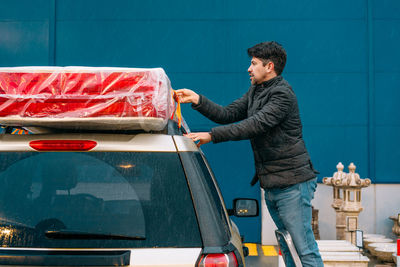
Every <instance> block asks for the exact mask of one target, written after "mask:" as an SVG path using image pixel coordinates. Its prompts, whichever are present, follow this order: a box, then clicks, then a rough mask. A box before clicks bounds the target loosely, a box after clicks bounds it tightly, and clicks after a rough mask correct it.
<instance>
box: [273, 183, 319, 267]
mask: <svg viewBox="0 0 400 267" xmlns="http://www.w3.org/2000/svg"><path fill="white" fill-rule="evenodd" d="M316 187H317V178H314V179H311V180H308V181H305V182H302V183H299V184H295V185H292V186H289V187H285V188H273V189H265V201H266V203H267V207H268V210H269V213H270V214H271V217H272V219H273V220H274V222H275V224H276V227H277V228H278V229H279V230H287V231H288V232H289V233H290V235H291V237H292V240H293V243H294V245H295V247H296V250H297V254H299V257H300V260H301V263H302V264H303V266H304V267H306V266H310V267H319V266H324V264H323V262H322V259H321V255H320V254H319V250H318V246H317V242H315V238H314V233H313V231H312V226H311V219H312V210H311V200H312V199H313V198H314V192H315V189H316ZM279 245H280V247H281V250H282V253H283V254H284V255H285V257H284V258H285V264H286V266H287V267H292V266H295V265H294V262H293V260H292V258H291V257H290V253H289V250H288V248H287V247H286V246H285V244H282V243H280V244H279Z"/></svg>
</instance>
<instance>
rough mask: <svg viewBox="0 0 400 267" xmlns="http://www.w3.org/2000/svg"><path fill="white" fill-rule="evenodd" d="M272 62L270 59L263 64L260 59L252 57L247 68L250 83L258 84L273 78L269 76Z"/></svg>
mask: <svg viewBox="0 0 400 267" xmlns="http://www.w3.org/2000/svg"><path fill="white" fill-rule="evenodd" d="M273 64H274V63H272V61H268V63H267V64H265V66H264V64H263V62H262V60H261V59H259V58H256V57H253V58H252V59H251V63H250V67H249V68H248V70H247V71H248V72H249V75H250V80H251V84H260V83H263V82H265V81H268V80H269V79H271V78H273V77H271V75H272V73H271V71H272V69H273Z"/></svg>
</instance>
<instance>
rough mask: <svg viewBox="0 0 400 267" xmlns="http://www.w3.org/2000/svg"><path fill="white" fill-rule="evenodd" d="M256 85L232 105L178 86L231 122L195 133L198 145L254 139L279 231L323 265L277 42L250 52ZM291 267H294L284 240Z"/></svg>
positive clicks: (305, 161) (308, 174) (315, 265)
mask: <svg viewBox="0 0 400 267" xmlns="http://www.w3.org/2000/svg"><path fill="white" fill-rule="evenodd" d="M247 52H248V55H249V57H251V64H250V67H249V69H248V72H249V75H250V80H251V86H250V89H249V90H248V91H247V92H246V93H245V94H244V95H243V96H242V97H241V98H239V99H238V100H236V101H234V102H233V103H231V104H230V105H228V106H226V107H222V106H220V105H218V104H215V103H214V102H212V101H211V100H209V99H207V98H206V97H205V96H203V95H198V94H197V93H195V92H194V91H192V90H189V89H181V90H177V94H178V97H179V98H180V101H181V102H182V103H192V107H193V108H194V109H195V110H197V111H199V112H200V113H201V114H203V115H204V116H206V117H207V118H209V119H210V120H212V121H214V122H216V123H220V124H226V125H224V126H218V127H215V128H212V129H211V131H210V132H208V133H207V132H198V133H190V134H188V135H187V137H189V138H191V139H192V140H193V141H195V142H197V141H198V143H197V145H198V146H200V145H202V144H206V143H209V142H211V141H212V142H213V143H219V142H224V141H229V140H243V139H250V141H251V146H252V149H253V153H254V161H255V167H256V173H255V176H254V178H253V180H252V181H251V184H252V185H254V184H255V183H257V181H259V182H260V186H261V187H262V188H264V190H265V200H266V203H267V207H268V210H269V212H270V214H271V217H272V219H273V220H274V222H275V224H276V226H277V227H278V229H281V230H287V231H288V232H289V233H290V235H291V237H292V239H293V242H294V245H295V247H296V250H297V252H298V254H299V257H300V260H301V262H302V264H303V266H310V267H311V266H312V267H319V266H323V263H322V260H321V256H320V254H319V251H318V246H317V244H316V242H315V239H314V234H313V232H312V227H311V217H312V211H311V200H312V199H313V197H314V191H315V189H316V185H317V181H316V178H315V177H316V174H315V173H316V171H315V170H314V168H313V166H312V163H311V160H310V157H309V155H308V152H307V150H306V147H305V144H304V141H303V137H302V124H301V120H300V115H299V109H298V104H297V99H296V96H295V94H294V92H293V90H292V88H291V86H290V85H289V84H288V83H287V81H285V80H284V79H283V78H282V76H281V73H282V71H283V69H284V67H285V64H286V51H285V50H284V48H283V47H282V46H281V45H280V44H278V43H276V42H273V41H272V42H263V43H260V44H257V45H255V46H253V47H251V48H249V49H248V50H247ZM281 248H282V252H283V253H284V255H285V261H286V266H294V263H293V261H292V260H291V257H290V256H289V252H288V249H287V248H286V247H285V246H284V245H283V244H281Z"/></svg>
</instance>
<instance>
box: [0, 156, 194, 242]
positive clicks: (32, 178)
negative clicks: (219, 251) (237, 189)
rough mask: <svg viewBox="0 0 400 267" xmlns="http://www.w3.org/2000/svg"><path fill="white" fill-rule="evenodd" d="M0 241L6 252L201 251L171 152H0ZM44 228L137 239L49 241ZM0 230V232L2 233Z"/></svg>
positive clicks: (176, 159)
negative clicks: (40, 249)
mask: <svg viewBox="0 0 400 267" xmlns="http://www.w3.org/2000/svg"><path fill="white" fill-rule="evenodd" d="M0 157H1V158H2V159H4V160H2V162H1V163H0V219H1V221H0V223H1V224H0V230H1V229H9V230H10V231H11V232H10V231H6V232H7V233H11V234H9V236H2V235H0V241H1V242H2V244H3V245H7V246H48V247H85V246H86V247H87V246H89V247H93V246H100V247H125V246H128V247H135V246H137V247H146V246H148V247H154V246H161V247H163V246H165V247H168V246H171V244H177V242H178V244H181V245H182V246H183V247H185V246H189V247H190V246H200V245H201V239H200V236H199V231H198V225H197V221H196V218H195V213H194V211H193V204H192V201H191V197H190V194H189V192H188V186H187V182H186V178H185V176H184V173H183V171H182V167H181V163H180V160H179V157H178V156H177V154H176V153H150V152H148V153H147V152H146V153H134V152H90V153H82V152H80V153H71V152H48V153H37V152H18V153H16V152H15V153H0ZM49 230H57V231H59V230H68V231H76V232H87V233H98V234H112V235H119V236H130V237H143V238H144V240H135V241H127V240H105V241H104V240H73V239H72V240H59V239H57V240H54V239H50V238H47V237H45V236H44V235H43V233H44V232H45V231H49ZM0 232H1V231H0Z"/></svg>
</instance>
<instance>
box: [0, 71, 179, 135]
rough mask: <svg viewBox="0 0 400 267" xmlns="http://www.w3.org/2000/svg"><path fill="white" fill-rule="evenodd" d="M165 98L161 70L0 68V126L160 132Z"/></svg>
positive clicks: (169, 104)
mask: <svg viewBox="0 0 400 267" xmlns="http://www.w3.org/2000/svg"><path fill="white" fill-rule="evenodd" d="M171 93H172V89H171V85H170V81H169V79H168V77H167V75H166V74H165V72H164V70H163V69H161V68H156V69H132V68H89V67H16V68H0V124H3V125H13V126H16V125H17V126H46V127H58V128H71V127H73V128H81V129H144V130H161V129H162V128H164V127H165V125H166V123H167V121H168V119H169V118H170V117H171V116H172V115H173V112H174V102H173V99H172V94H171Z"/></svg>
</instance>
